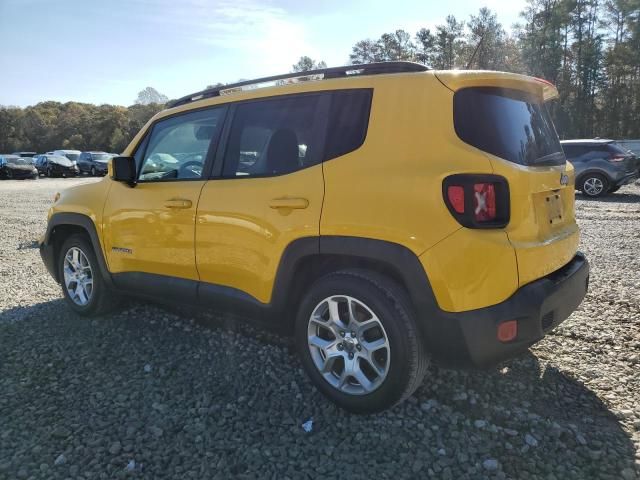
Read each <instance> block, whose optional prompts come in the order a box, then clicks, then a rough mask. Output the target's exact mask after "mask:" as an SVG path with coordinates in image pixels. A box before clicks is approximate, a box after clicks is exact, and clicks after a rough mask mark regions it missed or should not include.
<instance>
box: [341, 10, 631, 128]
mask: <svg viewBox="0 0 640 480" xmlns="http://www.w3.org/2000/svg"><path fill="white" fill-rule="evenodd" d="M521 18H522V22H521V23H519V24H517V25H514V26H513V29H512V31H511V33H507V31H506V30H505V29H504V27H503V26H502V25H501V24H500V23H499V22H498V19H497V16H496V14H495V13H493V12H492V11H491V10H489V9H487V8H482V9H480V11H479V12H478V14H477V15H471V16H470V18H469V19H468V20H466V21H463V20H461V19H457V18H455V17H454V16H448V17H447V18H446V20H445V22H444V23H443V24H441V25H438V26H436V27H435V29H433V30H431V29H427V28H423V29H421V30H419V31H418V32H416V34H415V35H413V36H412V35H411V34H410V33H408V32H406V31H404V30H396V31H395V32H392V33H385V34H383V35H382V36H381V37H380V38H379V39H377V40H372V39H365V40H362V41H359V42H357V43H356V45H355V46H354V47H353V49H352V52H351V55H350V60H351V62H352V63H370V62H377V61H388V60H411V61H416V62H420V63H423V64H425V65H427V66H429V67H432V68H435V69H451V68H463V69H464V68H471V69H486V70H504V71H508V72H515V73H523V74H527V75H533V76H536V77H542V78H544V79H546V80H549V81H550V82H552V83H554V84H555V85H556V86H557V87H558V90H559V91H560V99H559V100H557V101H555V102H553V103H552V104H551V113H552V115H553V117H554V120H555V124H556V127H557V129H558V132H559V134H560V135H561V136H562V137H564V138H571V137H594V136H599V137H613V138H640V0H605V1H603V0H528V2H527V7H526V9H525V10H524V11H523V12H522V14H521Z"/></svg>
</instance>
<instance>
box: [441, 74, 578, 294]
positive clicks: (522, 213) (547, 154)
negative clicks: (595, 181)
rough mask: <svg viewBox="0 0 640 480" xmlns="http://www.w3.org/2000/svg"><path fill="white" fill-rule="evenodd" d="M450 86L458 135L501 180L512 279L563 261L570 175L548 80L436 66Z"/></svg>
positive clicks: (569, 232)
mask: <svg viewBox="0 0 640 480" xmlns="http://www.w3.org/2000/svg"><path fill="white" fill-rule="evenodd" d="M436 75H437V77H438V79H439V80H440V81H441V82H442V83H443V84H444V85H445V86H447V87H448V88H449V89H451V90H452V91H454V92H455V93H454V126H455V130H456V133H457V135H458V137H459V138H460V139H461V140H462V141H463V142H465V143H467V144H469V145H471V146H472V147H475V148H477V149H478V150H479V151H481V152H482V153H483V154H484V155H486V156H487V157H488V158H489V160H490V162H491V166H492V169H493V173H494V174H496V175H501V176H503V177H504V178H506V180H507V182H508V184H509V198H510V219H509V223H508V225H507V226H506V227H505V231H506V233H507V236H508V238H509V241H510V243H511V245H512V246H513V248H514V249H515V253H516V258H517V263H518V283H519V286H522V285H525V284H527V283H530V282H532V281H534V280H536V279H538V278H540V277H543V276H545V275H547V274H549V273H551V272H553V271H555V270H558V269H559V268H561V267H562V266H564V265H566V264H567V263H568V262H569V261H570V260H571V259H572V258H573V256H574V255H575V253H576V250H577V246H578V226H577V224H576V221H575V216H574V198H575V192H574V178H573V177H574V174H573V167H572V166H571V164H569V163H567V162H566V159H565V156H564V153H563V152H562V147H561V146H560V142H559V140H558V135H557V134H556V131H555V128H554V126H553V122H552V121H551V118H550V116H549V112H548V110H547V106H546V102H547V101H548V100H551V99H553V98H556V97H557V94H558V92H557V90H556V89H555V87H554V86H553V85H551V84H550V83H548V82H546V81H544V80H540V79H535V78H532V77H527V76H523V75H516V74H509V73H502V72H483V71H462V72H455V71H447V72H436Z"/></svg>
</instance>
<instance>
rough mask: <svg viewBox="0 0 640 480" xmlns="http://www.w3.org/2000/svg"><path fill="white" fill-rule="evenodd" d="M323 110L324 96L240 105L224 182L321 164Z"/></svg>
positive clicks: (326, 107) (279, 173)
mask: <svg viewBox="0 0 640 480" xmlns="http://www.w3.org/2000/svg"><path fill="white" fill-rule="evenodd" d="M328 107H329V105H328V96H327V95H323V94H317V95H297V96H291V97H285V98H275V99H269V100H260V101H255V102H248V103H242V104H239V105H238V106H237V108H236V112H235V115H234V118H233V125H232V127H231V132H230V134H229V140H228V144H227V149H226V152H225V157H224V167H223V176H225V177H243V176H270V175H284V174H287V173H292V172H295V171H297V170H300V169H302V168H306V167H310V166H312V165H316V164H318V163H320V162H321V161H322V153H323V151H324V134H325V125H326V120H327V110H328Z"/></svg>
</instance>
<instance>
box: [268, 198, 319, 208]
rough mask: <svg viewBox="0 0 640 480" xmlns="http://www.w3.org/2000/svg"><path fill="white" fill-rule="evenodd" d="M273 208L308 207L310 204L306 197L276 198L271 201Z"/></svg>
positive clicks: (270, 204)
mask: <svg viewBox="0 0 640 480" xmlns="http://www.w3.org/2000/svg"><path fill="white" fill-rule="evenodd" d="M269 206H270V207H271V208H297V209H302V208H307V207H308V206H309V200H307V199H306V198H289V197H283V198H274V199H272V200H271V201H270V202H269Z"/></svg>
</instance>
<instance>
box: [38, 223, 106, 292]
mask: <svg viewBox="0 0 640 480" xmlns="http://www.w3.org/2000/svg"><path fill="white" fill-rule="evenodd" d="M66 225H71V226H74V227H80V228H82V229H83V230H84V231H85V232H86V233H87V235H88V237H89V241H90V242H91V245H92V246H93V251H94V252H95V254H96V258H97V259H98V267H99V269H100V273H101V275H102V277H103V278H104V280H105V281H106V282H107V284H108V285H110V286H112V285H113V281H112V278H111V273H110V272H109V268H108V267H107V262H106V260H105V256H104V252H103V250H102V244H101V243H100V238H99V237H98V231H97V229H96V226H95V224H94V223H93V220H91V218H90V217H89V216H87V215H84V214H82V213H70V212H60V213H54V214H53V215H52V216H51V218H50V219H49V222H48V223H47V231H46V233H45V235H44V239H43V241H42V244H41V245H40V252H41V255H42V257H43V260H44V262H45V264H46V265H47V269H48V270H49V272H50V273H51V275H52V276H53V278H54V279H55V280H56V281H57V282H58V283H59V282H60V280H59V279H58V272H57V268H56V263H57V262H56V255H57V252H55V251H54V243H53V241H52V240H53V237H54V232H55V229H56V227H61V226H66ZM45 255H46V256H48V257H50V258H48V259H47V258H45Z"/></svg>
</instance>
